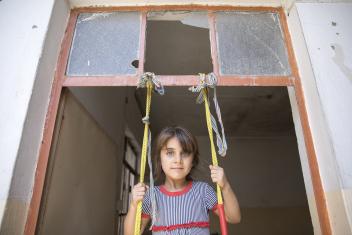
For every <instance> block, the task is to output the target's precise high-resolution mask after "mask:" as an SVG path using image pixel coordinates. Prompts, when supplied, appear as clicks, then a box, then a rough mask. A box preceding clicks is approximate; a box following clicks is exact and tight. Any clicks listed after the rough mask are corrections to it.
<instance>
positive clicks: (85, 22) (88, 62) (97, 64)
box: [67, 12, 140, 76]
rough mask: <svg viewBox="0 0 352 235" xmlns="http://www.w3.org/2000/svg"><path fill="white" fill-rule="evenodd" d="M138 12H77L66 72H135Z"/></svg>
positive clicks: (74, 73)
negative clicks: (78, 13)
mask: <svg viewBox="0 0 352 235" xmlns="http://www.w3.org/2000/svg"><path fill="white" fill-rule="evenodd" d="M139 32H140V14H139V13H138V12H111V13H82V14H80V15H79V16H78V19H77V24H76V30H75V34H74V38H73V43H72V48H71V53H70V57H69V62H68V68H67V74H68V75H70V76H75V75H86V76H88V75H117V74H136V71H137V69H136V68H135V67H133V66H132V62H133V61H134V60H138V47H139Z"/></svg>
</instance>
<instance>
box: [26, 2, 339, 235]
mask: <svg viewBox="0 0 352 235" xmlns="http://www.w3.org/2000/svg"><path fill="white" fill-rule="evenodd" d="M165 10H190V11H207V12H208V21H209V31H210V45H211V59H212V63H213V72H214V73H215V74H216V76H217V77H218V79H219V83H218V86H286V87H293V88H294V91H295V95H296V99H297V104H298V111H299V117H300V120H301V125H302V129H303V135H304V142H305V146H306V149H307V156H308V165H309V169H310V174H311V179H312V184H313V192H314V197H315V200H316V206H317V212H318V218H319V224H320V228H321V231H322V234H332V230H331V226H330V220H329V215H328V211H327V204H326V198H325V194H324V190H323V186H322V181H321V178H320V172H319V167H318V161H317V156H316V153H315V148H314V144H313V139H312V133H311V130H310V126H309V122H308V117H307V110H306V106H305V100H304V96H303V89H302V84H301V81H300V77H299V73H298V69H297V63H296V60H295V57H294V52H293V47H292V43H291V38H290V34H289V30H288V25H287V20H286V15H285V13H284V10H283V9H282V8H281V7H278V8H277V7H234V6H206V5H184V6H178V5H165V6H164V5H160V6H134V7H106V8H105V7H103V8H101V7H98V8H97V7H95V8H77V9H73V10H71V13H70V17H69V21H68V25H67V29H66V32H65V35H64V39H63V42H62V44H61V51H60V55H59V59H58V62H57V66H56V68H57V69H56V72H55V77H54V82H53V85H52V90H51V97H50V102H49V107H48V111H47V115H46V121H45V126H44V133H43V141H42V144H41V147H40V151H39V157H38V162H37V168H36V173H35V181H34V186H33V195H32V198H31V201H30V205H29V210H28V215H27V220H26V225H25V231H24V233H25V234H26V235H32V234H34V233H35V229H36V224H37V219H38V214H39V208H40V201H41V197H42V192H43V187H44V180H45V173H46V169H47V163H48V157H49V151H50V146H51V142H52V137H53V132H54V126H55V119H56V115H57V111H58V106H59V100H60V95H61V91H62V89H63V88H64V87H75V86H79V87H91V86H94V87H99V86H136V84H137V81H138V79H139V77H140V75H141V74H142V73H143V71H144V58H145V39H146V22H147V12H148V11H165ZM112 11H137V12H140V13H141V14H140V19H141V20H140V37H139V40H140V41H139V68H138V70H137V74H136V75H132V76H126V75H122V76H121V75H119V76H67V75H66V67H67V62H68V57H69V53H70V47H71V43H72V39H73V34H74V30H75V25H76V21H77V17H78V15H79V14H80V13H85V12H95V13H96V12H112ZM216 11H253V12H255V11H267V12H275V13H278V15H279V19H280V24H281V28H282V31H283V35H284V40H285V46H286V49H287V53H288V60H289V65H290V67H291V74H290V75H288V76H232V75H221V74H220V73H219V62H218V50H217V45H216V25H215V17H216V16H215V14H214V12H216ZM158 78H159V79H160V80H161V82H162V84H163V85H165V86H192V85H195V84H197V83H198V76H193V75H160V76H158Z"/></svg>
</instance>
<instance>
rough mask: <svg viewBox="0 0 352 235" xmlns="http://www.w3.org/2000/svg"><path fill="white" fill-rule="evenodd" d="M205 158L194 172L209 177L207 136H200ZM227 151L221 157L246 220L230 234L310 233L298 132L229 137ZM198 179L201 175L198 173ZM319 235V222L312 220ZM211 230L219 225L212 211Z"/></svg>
mask: <svg viewBox="0 0 352 235" xmlns="http://www.w3.org/2000/svg"><path fill="white" fill-rule="evenodd" d="M197 139H198V141H199V146H200V151H201V152H200V153H201V161H200V162H201V163H200V167H199V170H198V171H197V172H196V173H197V176H198V177H200V178H201V179H206V180H208V181H210V173H209V168H208V165H209V164H210V162H211V156H210V148H209V139H208V136H202V137H197ZM227 140H228V146H229V149H228V154H227V156H226V158H219V164H220V166H222V167H224V169H225V172H226V176H227V178H228V179H229V181H230V183H231V186H232V188H233V190H234V191H235V193H236V195H237V198H238V200H239V203H240V207H241V212H242V221H241V223H240V224H237V225H228V228H229V234H312V233H313V222H314V221H312V219H311V213H310V211H309V208H308V201H307V194H306V187H305V184H304V180H303V172H302V166H301V163H300V157H299V154H298V148H297V141H296V138H295V137H294V136H277V137H270V138H268V137H267V138H258V137H257V138H255V137H254V138H250V137H246V138H240V137H229V138H228V139H227ZM197 179H198V178H197ZM314 227H317V228H314V231H315V234H319V224H314ZM211 228H212V231H218V232H219V231H220V230H219V222H218V219H217V218H216V217H214V216H212V219H211Z"/></svg>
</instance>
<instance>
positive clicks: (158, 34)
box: [145, 11, 213, 75]
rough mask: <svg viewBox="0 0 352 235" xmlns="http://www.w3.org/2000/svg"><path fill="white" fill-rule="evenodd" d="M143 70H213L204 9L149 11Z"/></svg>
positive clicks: (176, 72) (187, 72)
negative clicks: (195, 10) (196, 10)
mask: <svg viewBox="0 0 352 235" xmlns="http://www.w3.org/2000/svg"><path fill="white" fill-rule="evenodd" d="M145 71H149V72H154V73H156V74H159V75H196V74H198V73H209V72H212V71H213V65H212V61H211V54H210V40H209V25H208V17H207V13H206V12H190V11H162V12H149V13H148V21H147V38H146V59H145Z"/></svg>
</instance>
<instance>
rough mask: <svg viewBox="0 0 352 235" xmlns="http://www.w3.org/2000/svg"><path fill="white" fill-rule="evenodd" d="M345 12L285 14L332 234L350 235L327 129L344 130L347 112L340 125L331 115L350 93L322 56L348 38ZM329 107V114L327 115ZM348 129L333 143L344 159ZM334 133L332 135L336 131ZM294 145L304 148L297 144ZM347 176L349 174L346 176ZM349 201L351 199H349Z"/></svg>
mask: <svg viewBox="0 0 352 235" xmlns="http://www.w3.org/2000/svg"><path fill="white" fill-rule="evenodd" d="M349 5H350V4H349ZM347 6H348V4H345V3H336V4H327V3H319V4H312V3H298V4H297V8H296V6H294V7H293V8H292V9H291V11H290V16H289V17H288V25H289V30H290V33H291V39H292V43H293V47H294V51H295V57H296V60H297V64H298V69H299V74H300V77H301V81H302V86H303V92H304V98H305V102H306V103H305V105H306V108H307V114H308V120H309V125H310V128H311V132H312V137H313V143H314V147H315V151H316V156H317V160H318V165H319V172H320V174H321V180H322V183H323V189H324V191H325V197H326V203H327V209H328V212H329V218H330V220H331V227H332V230H333V233H334V234H349V233H351V222H349V221H348V217H347V213H350V211H351V209H350V208H351V206H350V205H349V204H350V202H348V201H346V195H347V194H349V192H348V191H346V189H344V188H343V187H344V186H343V183H342V181H343V178H342V175H341V173H342V169H341V168H340V166H339V164H341V163H342V162H341V160H339V157H338V156H337V152H336V150H335V147H336V146H334V142H335V141H339V140H338V139H336V137H337V136H333V135H331V128H333V129H335V127H334V126H335V125H337V126H338V125H341V123H343V125H344V119H346V118H348V116H349V117H351V112H349V111H346V110H347V109H346V110H345V111H343V113H342V115H343V116H344V117H342V118H341V119H340V118H339V116H340V114H341V113H340V112H336V111H335V110H336V108H337V109H338V108H339V106H340V105H342V106H345V107H348V106H350V105H348V104H351V101H350V98H349V97H351V96H350V94H348V93H345V92H346V89H347V90H350V88H348V87H349V86H350V85H346V81H347V82H350V81H349V80H350V79H347V78H345V80H346V81H344V82H341V80H343V79H344V78H343V77H341V76H343V75H341V74H342V72H341V71H340V72H339V71H337V70H336V67H338V66H336V65H334V62H333V61H332V58H333V56H334V54H333V53H331V52H329V50H328V48H330V50H331V51H334V50H332V48H331V45H330V44H331V43H335V42H336V40H338V43H342V41H344V40H341V39H342V38H341V37H340V39H337V38H335V39H334V40H332V39H333V37H337V36H341V35H345V36H347V35H349V34H350V33H349V29H348V26H346V27H344V26H343V25H345V24H348V22H350V21H351V20H350V18H348V17H346V14H344V13H343V12H344V10H343V9H344V8H348V7H347ZM349 11H351V10H349ZM321 13H323V14H321ZM302 14H303V15H304V17H303V16H302ZM337 15H339V17H337ZM340 17H341V18H342V19H341V18H340ZM339 18H340V20H339V21H340V22H343V23H341V25H340V28H339V31H337V30H336V29H337V28H336V27H337V25H336V26H333V24H332V21H334V20H333V19H339ZM336 21H337V20H336ZM336 21H334V22H336ZM331 28H332V29H331ZM337 32H338V33H339V35H337V34H336V33H337ZM333 35H334V36H333ZM313 38H314V39H313ZM347 38H348V36H347ZM312 49H313V51H312ZM348 51H349V49H347V47H345V51H344V53H348ZM329 53H330V55H329ZM345 62H346V61H345ZM322 80H323V81H322ZM319 84H320V85H319ZM350 84H351V83H350ZM341 86H343V88H342V87H341ZM339 88H341V89H339ZM293 96H294V94H293V93H292V92H291V103H292V102H294V100H293V99H294V97H293ZM341 96H342V97H344V98H343V99H342V100H341V98H339V97H341ZM327 105H328V106H330V107H329V108H330V110H327ZM333 106H334V109H335V110H334V111H333V110H332V109H331V108H332V107H333ZM340 107H341V106H340ZM327 112H328V113H327ZM328 116H333V117H335V118H337V119H335V118H333V119H334V120H333V121H332V120H329V117H328ZM332 122H333V124H332ZM297 128H298V127H297V126H296V129H297ZM299 128H300V127H299ZM350 128H351V126H350V125H348V124H347V125H344V128H343V129H341V128H340V129H339V131H338V132H339V135H340V136H342V137H343V138H345V139H344V141H342V142H339V144H342V145H344V146H345V147H342V149H341V150H342V151H343V152H344V154H350V152H351V151H350V150H349V149H348V147H347V145H346V141H347V142H348V141H351V139H352V138H351V131H349V130H350ZM335 130H338V128H336V129H335ZM299 144H301V145H304V143H303V141H302V142H301V143H299ZM340 147H341V145H340ZM301 149H302V146H301ZM348 163H349V162H348V161H346V160H345V161H344V162H343V164H346V165H345V166H347V164H348ZM351 170H352V169H349V171H350V172H351ZM347 171H348V170H347ZM347 196H348V195H347ZM344 197H345V198H344ZM349 197H350V198H351V196H349Z"/></svg>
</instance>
